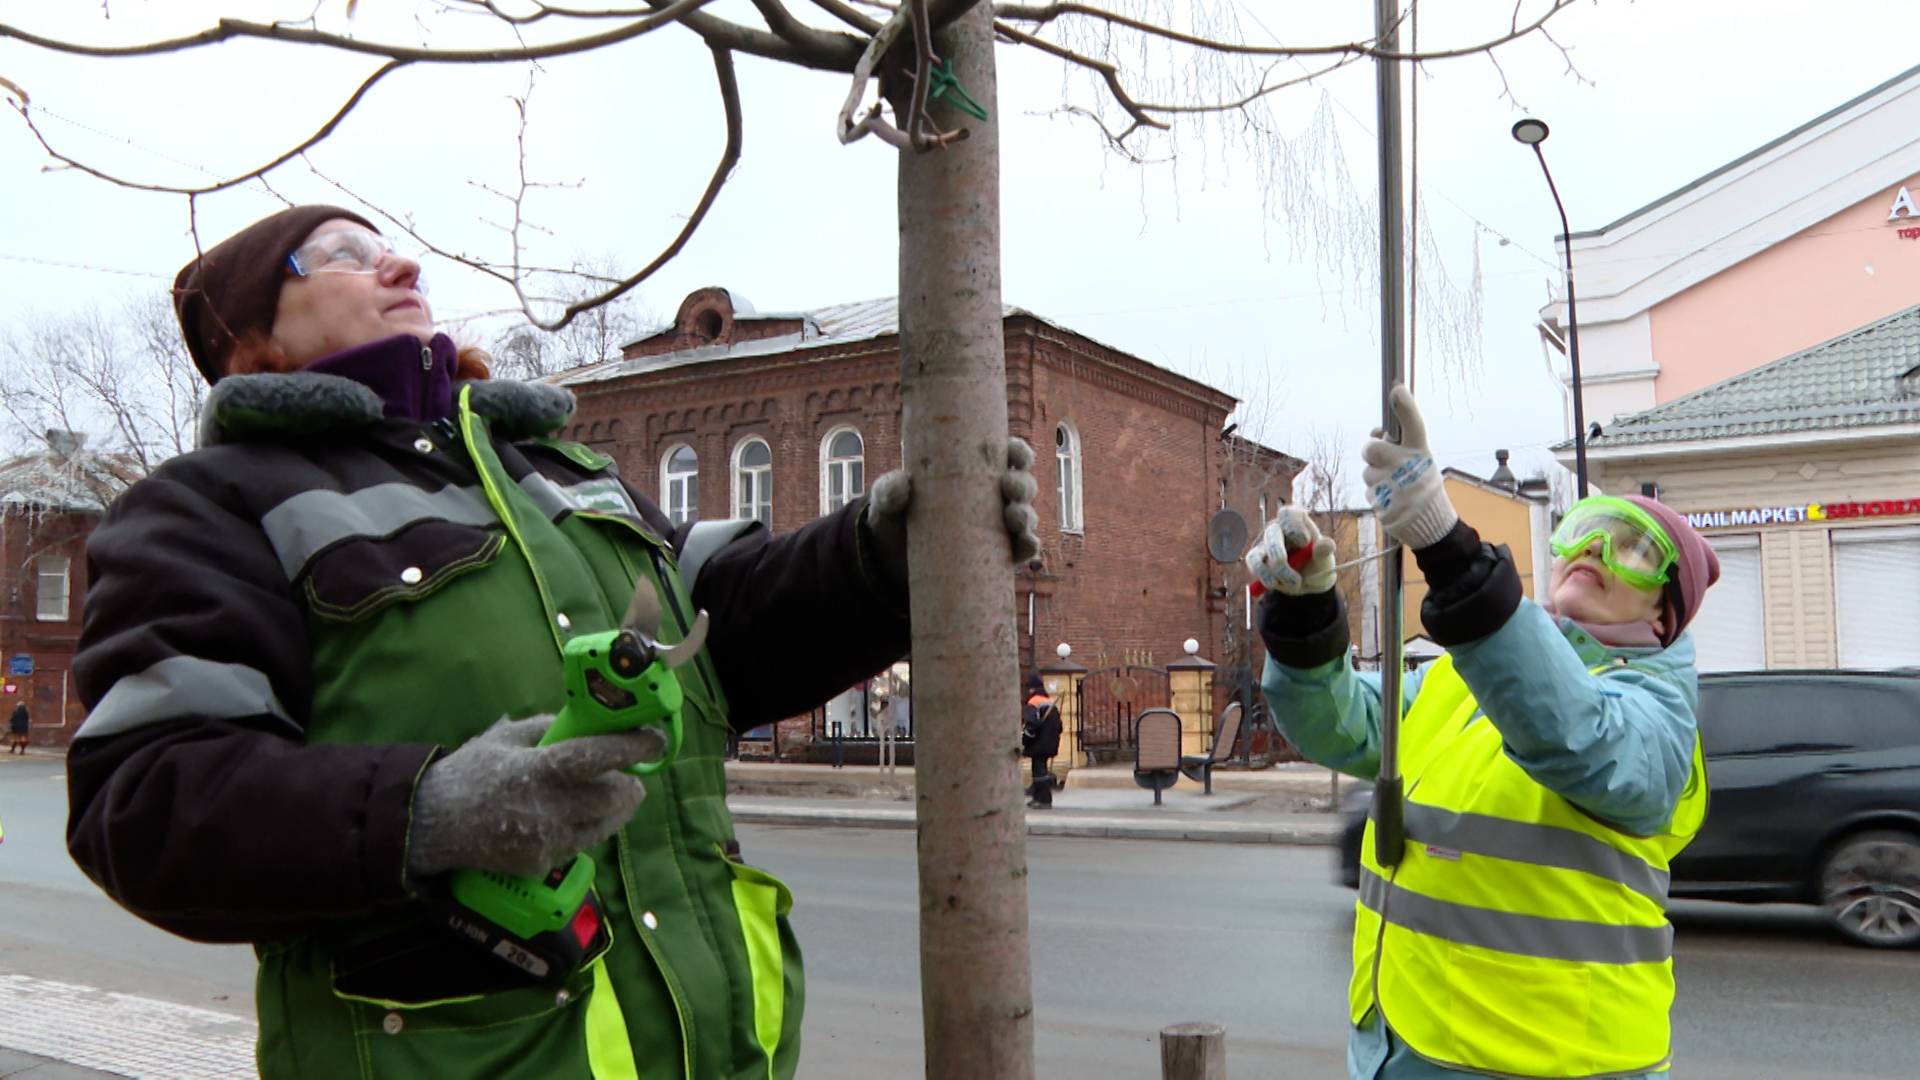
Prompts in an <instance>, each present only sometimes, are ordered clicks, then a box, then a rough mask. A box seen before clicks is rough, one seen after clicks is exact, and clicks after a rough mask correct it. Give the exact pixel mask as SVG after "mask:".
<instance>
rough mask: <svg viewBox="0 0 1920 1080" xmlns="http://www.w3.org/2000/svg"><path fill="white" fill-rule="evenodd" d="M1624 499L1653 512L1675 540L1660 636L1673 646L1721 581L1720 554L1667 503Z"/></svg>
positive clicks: (1642, 497)
mask: <svg viewBox="0 0 1920 1080" xmlns="http://www.w3.org/2000/svg"><path fill="white" fill-rule="evenodd" d="M1622 498H1624V499H1626V500H1627V501H1628V502H1630V503H1632V504H1633V505H1635V506H1637V507H1639V508H1640V509H1642V510H1645V511H1646V512H1647V513H1649V514H1652V515H1653V517H1654V520H1656V521H1658V522H1659V523H1660V526H1661V527H1662V528H1664V529H1666V530H1667V538H1668V539H1670V540H1672V541H1673V546H1674V548H1675V549H1677V550H1678V552H1679V554H1680V559H1679V561H1678V562H1677V563H1675V564H1674V567H1673V573H1672V575H1671V580H1669V581H1668V582H1667V584H1666V587H1665V588H1664V589H1662V590H1661V599H1662V601H1663V604H1664V611H1663V615H1664V617H1663V618H1662V619H1661V620H1660V621H1661V622H1662V623H1663V624H1665V626H1666V633H1665V634H1663V635H1661V639H1660V642H1661V644H1663V645H1671V644H1673V642H1674V639H1675V638H1677V637H1679V636H1680V631H1682V630H1685V629H1686V628H1687V624H1688V623H1690V622H1692V621H1693V617H1694V615H1696V614H1698V613H1699V611H1700V601H1701V599H1702V598H1704V597H1705V596H1706V595H1707V588H1708V586H1710V585H1712V584H1713V583H1714V582H1716V581H1719V580H1720V557H1719V556H1717V555H1715V554H1714V553H1713V545H1711V544H1709V543H1707V541H1706V539H1705V538H1704V537H1702V536H1701V535H1700V534H1699V533H1697V532H1695V531H1694V529H1693V526H1692V525H1689V524H1687V519H1686V518H1685V517H1684V516H1683V515H1681V514H1680V513H1679V512H1678V511H1676V510H1674V509H1673V508H1672V507H1670V506H1668V505H1667V504H1665V503H1663V502H1660V501H1658V500H1655V499H1649V498H1647V497H1646V496H1645V495H1625V496H1622Z"/></svg>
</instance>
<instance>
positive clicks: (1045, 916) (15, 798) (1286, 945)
mask: <svg viewBox="0 0 1920 1080" xmlns="http://www.w3.org/2000/svg"><path fill="white" fill-rule="evenodd" d="M64 817H65V788H64V786H63V785H62V783H61V782H60V763H59V762H57V761H50V760H36V761H30V762H22V761H16V762H10V763H7V764H5V765H0V823H4V825H5V828H6V840H5V843H4V844H0V972H6V973H16V974H22V975H30V976H35V977H38V978H42V979H55V980H63V981H67V982H74V983H82V984H85V985H88V986H94V987H101V988H105V989H109V990H116V991H121V992H125V993H130V994H138V995H143V996H146V997H152V998H159V999H164V1000H168V1001H174V1002H180V1003H183V1004H189V1005H195V1006H199V1007H201V1008H206V1009H215V1010H220V1011H225V1012H230V1013H235V1014H245V1013H247V1012H248V1011H249V1010H250V1007H251V993H252V969H253V961H252V955H251V953H250V951H249V950H246V949H244V948H238V947H233V946H218V947H217V946H202V945H194V944H191V943H187V942H182V941H178V940H177V939H174V938H172V937H169V936H168V935H166V934H164V933H161V932H160V931H157V930H154V929H152V928H151V927H148V926H146V925H145V924H144V923H141V922H140V921H139V920H137V919H134V918H133V917H132V916H129V915H127V914H125V913H124V912H122V911H120V910H119V909H118V908H117V907H115V906H114V905H113V904H112V903H111V902H109V901H107V900H106V899H105V898H104V897H102V896H101V895H100V893H99V892H98V891H97V890H96V889H94V887H93V886H92V885H91V884H90V883H89V882H87V881H86V879H85V878H84V877H82V876H81V875H80V873H79V871H78V870H76V869H75V868H74V867H73V865H72V863H71V862H70V861H68V860H67V858H66V855H65V851H64V849H63V847H62V845H61V840H60V835H61V828H62V825H63V822H64ZM740 832H741V840H742V842H743V845H744V849H745V853H746V856H747V858H748V859H749V860H750V861H754V862H757V863H759V864H760V865H762V866H765V867H766V868H768V869H769V870H771V871H773V872H774V873H776V874H778V875H780V876H781V877H783V878H784V879H785V880H786V881H787V882H788V883H789V884H790V885H792V886H793V891H794V893H795V895H796V898H797V900H796V905H797V906H796V908H795V911H794V923H795V926H796V929H797V930H798V932H799V934H800V938H801V942H802V944H803V946H804V947H805V949H806V953H807V970H808V986H809V991H808V998H809V1000H808V1006H807V1023H806V1031H805V1039H806V1051H805V1059H804V1063H803V1065H802V1067H801V1070H800V1072H801V1076H802V1077H803V1078H821V1080H828V1078H832V1080H840V1078H847V1077H860V1078H864V1077H904V1076H913V1075H917V1074H919V1072H920V1056H921V1049H920V1028H919V993H920V991H919V962H918V952H917V948H916V945H915V939H914V935H915V928H916V924H917V910H918V906H917V900H916V896H915V866H914V855H913V834H912V833H911V832H906V831H886V830H877V831H867V830H857V829H798V828H783V827H770V826H753V827H743V828H742V829H741V830H740ZM1029 855H1030V863H1031V867H1032V873H1031V875H1030V877H1029V879H1028V882H1029V886H1030V890H1031V891H1030V895H1031V898H1032V899H1031V911H1032V914H1031V918H1032V942H1033V961H1034V964H1033V968H1034V1001H1035V1009H1036V1013H1035V1017H1036V1053H1037V1056H1038V1065H1039V1070H1038V1072H1039V1075H1040V1076H1043V1077H1046V1078H1047V1080H1118V1078H1125V1077H1153V1076H1157V1075H1158V1051H1157V1048H1156V1043H1155V1037H1156V1033H1157V1032H1158V1030H1159V1029H1160V1027H1161V1026H1163V1025H1165V1024H1168V1023H1172V1022H1176V1021H1181V1020H1193V1019H1204V1020H1212V1021H1216V1022H1219V1023H1222V1024H1225V1025H1226V1028H1227V1042H1228V1053H1229V1060H1230V1062H1231V1063H1232V1067H1233V1075H1235V1076H1239V1077H1274V1076H1338V1075H1341V1074H1342V1072H1343V1067H1342V1061H1343V1052H1342V1048H1343V1045H1344V1024H1345V1019H1344V1015H1343V1014H1344V1004H1343V1003H1344V1000H1345V997H1344V995H1345V985H1346V978H1347V970H1348V936H1349V934H1350V932H1351V927H1352V916H1351V908H1352V903H1353V895H1352V893H1351V892H1349V891H1348V890H1345V889H1343V888H1340V887H1339V886H1337V885H1335V884H1333V882H1332V854H1331V852H1330V851H1328V850H1325V849H1317V848H1291V847H1286V848H1283V847H1273V848H1266V847H1258V846H1250V845H1241V844H1208V843H1192V842H1189V843H1163V842H1158V841H1139V840H1088V839H1067V838H1037V839H1034V840H1033V841H1031V842H1030V847H1029ZM1675 922H1676V924H1677V925H1678V927H1679V945H1678V959H1677V961H1676V965H1677V968H1678V978H1679V981H1680V1002H1679V1005H1678V1007H1677V1008H1676V1010H1675V1015H1674V1024H1675V1040H1674V1041H1675V1055H1676V1060H1677V1062H1678V1066H1677V1068H1676V1071H1675V1075H1676V1076H1679V1077H1683V1078H1684V1080H1735V1078H1740V1080H1748V1078H1752V1077H1762V1076H1764V1077H1767V1078H1769V1080H1814V1078H1819V1080H1837V1078H1845V1077H1860V1078H1893V1077H1910V1076H1912V1075H1913V1073H1914V1067H1913V1064H1912V1055H1913V1051H1914V1047H1915V1045H1916V1043H1915V1037H1914V1036H1913V1034H1912V1029H1911V1018H1912V1017H1913V1016H1914V1015H1916V1014H1917V1013H1920V953H1913V952H1909V953H1885V952H1876V951H1871V950H1865V949H1859V948H1854V947H1850V946H1847V945H1845V944H1842V943H1840V942H1838V941H1837V940H1835V939H1834V938H1832V937H1831V936H1829V935H1828V934H1827V933H1826V932H1825V930H1824V928H1823V927H1822V925H1821V923H1820V921H1819V918H1818V915H1817V913H1814V912H1812V911H1802V910H1799V909H1794V908H1774V907H1769V908H1736V907H1730V906H1725V905H1714V904H1699V903H1683V904H1679V905H1677V906H1676V911H1675Z"/></svg>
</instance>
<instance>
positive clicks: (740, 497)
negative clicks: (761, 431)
mask: <svg viewBox="0 0 1920 1080" xmlns="http://www.w3.org/2000/svg"><path fill="white" fill-rule="evenodd" d="M733 516H734V517H736V518H753V519H754V520H755V521H759V522H762V523H764V524H765V525H766V526H767V527H768V528H772V527H773V451H771V450H769V449H767V440H765V439H761V438H752V439H748V440H746V441H744V442H742V443H741V444H740V445H739V446H736V447H734V450H733Z"/></svg>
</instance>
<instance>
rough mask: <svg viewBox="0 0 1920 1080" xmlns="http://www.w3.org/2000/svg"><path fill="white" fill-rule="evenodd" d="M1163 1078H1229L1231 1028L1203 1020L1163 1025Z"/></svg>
mask: <svg viewBox="0 0 1920 1080" xmlns="http://www.w3.org/2000/svg"><path fill="white" fill-rule="evenodd" d="M1160 1080H1227V1029H1226V1028H1223V1027H1221V1026H1220V1025H1219V1024H1209V1023H1204V1022H1200V1021H1194V1022H1190V1023H1185V1024H1170V1025H1168V1026H1166V1027H1163V1028H1161V1029H1160Z"/></svg>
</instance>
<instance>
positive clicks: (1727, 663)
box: [1687, 535, 1767, 671]
mask: <svg viewBox="0 0 1920 1080" xmlns="http://www.w3.org/2000/svg"><path fill="white" fill-rule="evenodd" d="M1708 542H1709V543H1711V544H1712V545H1713V553H1714V554H1715V555H1717V556H1719V557H1720V580H1719V581H1718V582H1717V583H1716V584H1715V585H1714V586H1713V588H1711V589H1708V590H1707V596H1706V599H1705V600H1703V601H1701V603H1700V614H1698V615H1696V616H1694V618H1693V622H1692V623H1690V624H1689V625H1688V627H1687V629H1688V630H1689V632H1691V633H1692V634H1693V648H1694V651H1695V652H1696V653H1697V654H1698V657H1699V659H1698V661H1697V663H1698V666H1699V669H1700V670H1701V671H1762V670H1765V668H1766V666H1767V636H1766V595H1765V593H1763V592H1762V591H1761V587H1760V538H1759V537H1758V536H1753V535H1746V536H1715V537H1711V538H1710V539H1709V541H1708Z"/></svg>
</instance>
